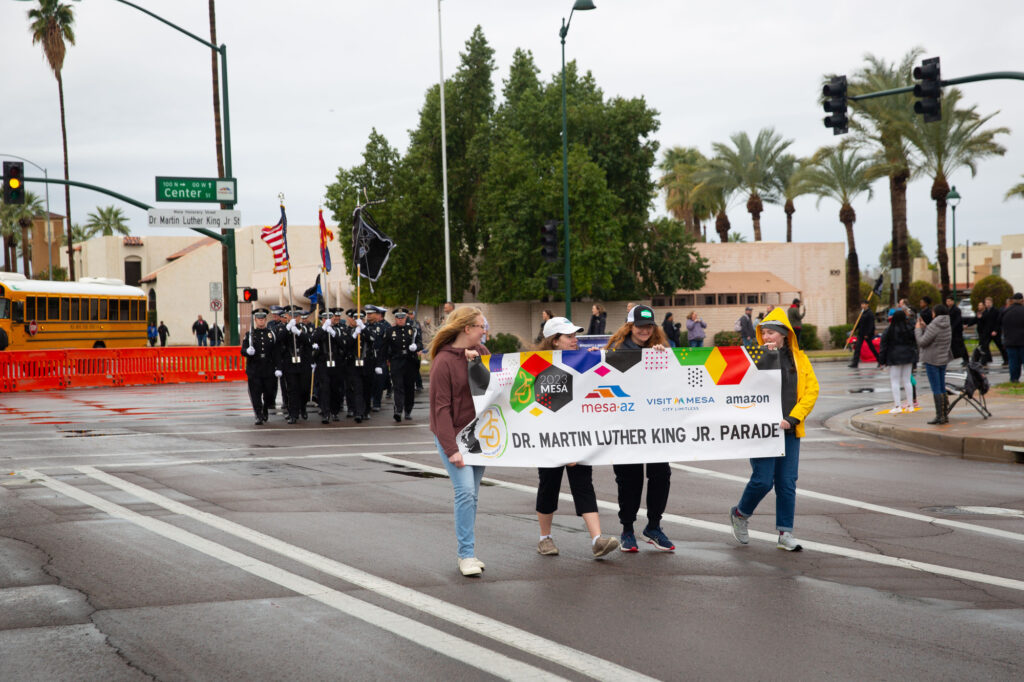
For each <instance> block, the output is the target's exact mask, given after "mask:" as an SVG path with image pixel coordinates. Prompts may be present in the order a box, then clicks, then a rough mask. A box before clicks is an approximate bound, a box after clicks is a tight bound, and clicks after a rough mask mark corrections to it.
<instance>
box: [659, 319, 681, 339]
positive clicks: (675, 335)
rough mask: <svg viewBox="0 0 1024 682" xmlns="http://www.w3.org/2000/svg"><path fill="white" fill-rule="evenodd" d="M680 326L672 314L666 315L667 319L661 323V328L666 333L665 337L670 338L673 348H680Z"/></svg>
mask: <svg viewBox="0 0 1024 682" xmlns="http://www.w3.org/2000/svg"><path fill="white" fill-rule="evenodd" d="M679 326H680V325H678V324H676V321H675V318H674V317H672V313H665V319H664V320H663V321H662V323H661V328H662V329H663V330H664V331H665V336H666V337H668V341H669V343H671V344H672V347H673V348H678V347H679Z"/></svg>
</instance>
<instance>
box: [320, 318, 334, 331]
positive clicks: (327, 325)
mask: <svg viewBox="0 0 1024 682" xmlns="http://www.w3.org/2000/svg"><path fill="white" fill-rule="evenodd" d="M320 328H321V329H323V330H324V331H325V332H329V331H331V321H330V320H324V323H323V324H322V325H320Z"/></svg>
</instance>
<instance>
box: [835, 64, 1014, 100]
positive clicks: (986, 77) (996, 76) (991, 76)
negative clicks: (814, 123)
mask: <svg viewBox="0 0 1024 682" xmlns="http://www.w3.org/2000/svg"><path fill="white" fill-rule="evenodd" d="M994 80H1018V81H1024V72H1020V71H992V72H990V73H978V74H974V75H973V76H962V77H960V78H949V79H946V80H941V81H939V83H940V84H941V85H942V87H946V86H947V85H960V84H961V83H975V82H977V81H994ZM913 91H914V86H913V85H908V86H907V87H905V88H895V89H893V90H880V91H878V92H869V93H866V94H863V95H848V96H847V98H846V99H848V100H850V101H851V102H857V101H859V100H862V99H874V98H876V97H888V96H889V95H901V94H903V93H905V92H913Z"/></svg>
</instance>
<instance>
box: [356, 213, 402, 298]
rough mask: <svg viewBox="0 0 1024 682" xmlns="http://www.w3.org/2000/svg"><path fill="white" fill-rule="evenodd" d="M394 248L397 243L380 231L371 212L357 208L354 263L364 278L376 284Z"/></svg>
mask: <svg viewBox="0 0 1024 682" xmlns="http://www.w3.org/2000/svg"><path fill="white" fill-rule="evenodd" d="M393 248H395V242H394V241H392V239H391V238H390V237H388V236H387V235H386V234H384V233H383V232H381V231H380V228H379V227H378V226H377V222H376V221H375V220H374V219H373V216H372V215H371V214H370V212H369V211H367V210H366V209H365V208H364V207H361V206H360V207H357V208H356V210H355V212H354V213H353V214H352V254H353V255H352V261H353V263H355V264H356V265H359V266H361V272H362V275H363V277H365V278H367V279H368V280H370V281H371V282H376V281H377V278H378V277H380V273H381V271H382V270H383V269H384V265H385V264H386V263H387V262H388V256H389V255H390V254H391V249H393Z"/></svg>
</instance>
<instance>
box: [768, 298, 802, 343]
mask: <svg viewBox="0 0 1024 682" xmlns="http://www.w3.org/2000/svg"><path fill="white" fill-rule="evenodd" d="M768 312H771V310H769V311H768ZM806 314H807V308H804V307H801V305H800V299H799V298H794V299H793V302H792V303H791V304H790V305H789V309H788V310H786V317H787V318H788V319H789V326H790V327H791V328H792V329H793V333H794V334H796V338H797V339H799V338H800V330H801V329H803V327H804V315H806Z"/></svg>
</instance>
